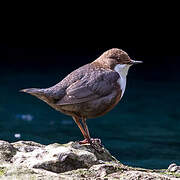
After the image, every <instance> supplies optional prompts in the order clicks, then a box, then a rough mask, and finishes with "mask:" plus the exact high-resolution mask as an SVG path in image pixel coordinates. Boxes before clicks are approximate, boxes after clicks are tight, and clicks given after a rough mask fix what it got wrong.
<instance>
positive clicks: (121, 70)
mask: <svg viewBox="0 0 180 180" xmlns="http://www.w3.org/2000/svg"><path fill="white" fill-rule="evenodd" d="M130 66H131V65H127V64H117V65H116V66H115V68H114V70H115V71H116V72H118V74H119V75H120V78H119V79H118V84H119V85H120V87H121V90H122V94H121V98H122V96H123V94H124V91H125V89H126V76H127V74H128V70H129V68H130Z"/></svg>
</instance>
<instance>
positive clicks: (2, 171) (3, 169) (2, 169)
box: [0, 167, 6, 176]
mask: <svg viewBox="0 0 180 180" xmlns="http://www.w3.org/2000/svg"><path fill="white" fill-rule="evenodd" d="M5 172H6V169H5V168H4V167H0V176H3V175H4V174H5Z"/></svg>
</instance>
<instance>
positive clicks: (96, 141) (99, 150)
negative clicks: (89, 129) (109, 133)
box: [79, 138, 103, 153]
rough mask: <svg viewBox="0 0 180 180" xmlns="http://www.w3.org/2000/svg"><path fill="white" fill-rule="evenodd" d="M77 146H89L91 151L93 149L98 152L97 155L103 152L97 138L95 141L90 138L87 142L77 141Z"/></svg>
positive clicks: (85, 140)
mask: <svg viewBox="0 0 180 180" xmlns="http://www.w3.org/2000/svg"><path fill="white" fill-rule="evenodd" d="M79 144H90V145H91V147H92V148H93V149H95V150H96V151H97V152H99V153H101V152H103V150H102V147H103V145H102V143H101V140H100V139H98V138H96V139H93V138H91V139H89V140H88V139H84V140H83V141H79Z"/></svg>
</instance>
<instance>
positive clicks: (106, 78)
mask: <svg viewBox="0 0 180 180" xmlns="http://www.w3.org/2000/svg"><path fill="white" fill-rule="evenodd" d="M118 78H119V74H118V73H117V72H115V71H111V70H94V71H91V72H87V73H86V74H85V76H84V77H83V78H82V79H80V80H77V81H76V82H74V83H73V84H72V85H70V86H69V87H68V88H67V89H66V95H65V96H64V97H63V98H62V99H60V100H59V101H58V102H57V103H56V104H57V105H68V104H77V103H82V102H87V101H91V100H94V99H97V98H100V97H103V96H106V95H108V94H110V93H111V92H112V90H113V88H114V87H115V85H116V83H117V80H118Z"/></svg>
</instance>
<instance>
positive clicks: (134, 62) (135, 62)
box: [131, 60, 143, 65]
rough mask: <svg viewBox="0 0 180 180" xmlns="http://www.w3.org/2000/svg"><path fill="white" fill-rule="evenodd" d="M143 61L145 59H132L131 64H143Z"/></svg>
mask: <svg viewBox="0 0 180 180" xmlns="http://www.w3.org/2000/svg"><path fill="white" fill-rule="evenodd" d="M141 63H143V61H135V60H131V64H132V65H134V64H141Z"/></svg>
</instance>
